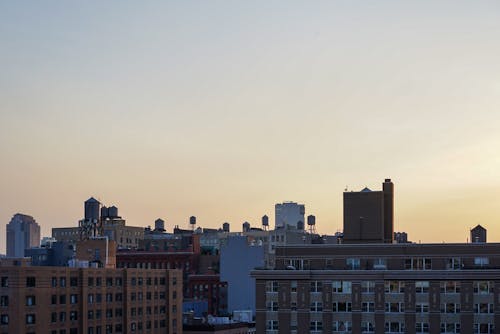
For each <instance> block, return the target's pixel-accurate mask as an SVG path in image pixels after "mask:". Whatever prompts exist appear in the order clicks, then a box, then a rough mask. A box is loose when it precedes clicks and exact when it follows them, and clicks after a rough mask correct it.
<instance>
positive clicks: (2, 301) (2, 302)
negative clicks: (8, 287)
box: [0, 296, 9, 306]
mask: <svg viewBox="0 0 500 334" xmlns="http://www.w3.org/2000/svg"><path fill="white" fill-rule="evenodd" d="M0 306H9V296H0Z"/></svg>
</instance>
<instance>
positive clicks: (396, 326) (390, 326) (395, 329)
mask: <svg viewBox="0 0 500 334" xmlns="http://www.w3.org/2000/svg"><path fill="white" fill-rule="evenodd" d="M385 332H386V333H404V332H405V324H404V322H386V323H385Z"/></svg>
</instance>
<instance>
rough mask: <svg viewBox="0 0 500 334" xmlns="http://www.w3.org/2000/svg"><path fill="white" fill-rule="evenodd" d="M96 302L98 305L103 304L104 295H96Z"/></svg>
mask: <svg viewBox="0 0 500 334" xmlns="http://www.w3.org/2000/svg"><path fill="white" fill-rule="evenodd" d="M95 302H96V303H100V302H102V294H100V293H96V294H95Z"/></svg>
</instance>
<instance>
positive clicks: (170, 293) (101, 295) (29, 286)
mask: <svg viewBox="0 0 500 334" xmlns="http://www.w3.org/2000/svg"><path fill="white" fill-rule="evenodd" d="M6 262H7V261H2V263H1V266H0V269H1V274H0V281H1V282H0V283H1V285H0V333H2V334H7V333H11V334H12V333H49V334H100V333H102V334H104V333H182V276H181V272H180V271H179V270H140V269H95V268H68V267H31V266H26V263H23V262H21V261H14V262H12V261H11V263H6Z"/></svg>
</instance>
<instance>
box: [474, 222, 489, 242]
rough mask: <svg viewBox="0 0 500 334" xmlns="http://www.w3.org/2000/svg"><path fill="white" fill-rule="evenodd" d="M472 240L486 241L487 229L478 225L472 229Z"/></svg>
mask: <svg viewBox="0 0 500 334" xmlns="http://www.w3.org/2000/svg"><path fill="white" fill-rule="evenodd" d="M470 242H483V243H484V242H486V229H485V228H484V227H482V226H481V225H477V226H476V227H474V228H473V229H471V230H470Z"/></svg>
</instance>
